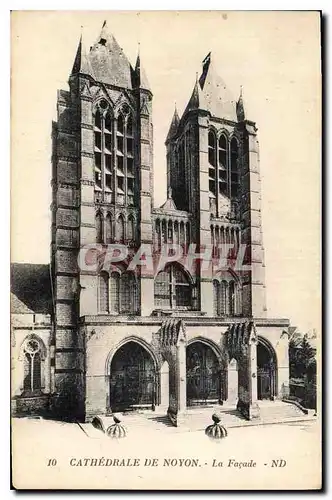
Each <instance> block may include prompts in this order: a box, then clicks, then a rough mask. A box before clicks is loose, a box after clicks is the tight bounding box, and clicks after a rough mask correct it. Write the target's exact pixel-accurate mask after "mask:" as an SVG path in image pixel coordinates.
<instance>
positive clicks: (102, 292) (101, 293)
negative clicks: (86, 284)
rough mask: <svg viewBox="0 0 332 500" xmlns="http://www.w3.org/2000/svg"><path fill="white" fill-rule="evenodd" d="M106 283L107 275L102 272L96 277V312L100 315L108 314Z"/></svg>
mask: <svg viewBox="0 0 332 500" xmlns="http://www.w3.org/2000/svg"><path fill="white" fill-rule="evenodd" d="M108 282H109V277H108V274H107V273H106V272H104V271H102V272H101V273H100V275H99V276H98V311H99V312H100V313H108V312H109V291H108Z"/></svg>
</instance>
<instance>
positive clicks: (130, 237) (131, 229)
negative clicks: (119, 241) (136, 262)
mask: <svg viewBox="0 0 332 500" xmlns="http://www.w3.org/2000/svg"><path fill="white" fill-rule="evenodd" d="M134 239H135V230H134V218H133V217H132V215H129V217H128V222H127V240H129V241H132V240H134Z"/></svg>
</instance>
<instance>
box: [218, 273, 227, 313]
mask: <svg viewBox="0 0 332 500" xmlns="http://www.w3.org/2000/svg"><path fill="white" fill-rule="evenodd" d="M226 297H227V281H222V282H221V283H220V289H219V316H225V314H226Z"/></svg>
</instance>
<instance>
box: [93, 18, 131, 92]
mask: <svg viewBox="0 0 332 500" xmlns="http://www.w3.org/2000/svg"><path fill="white" fill-rule="evenodd" d="M87 59H88V61H89V64H90V66H91V69H92V71H93V75H94V78H95V80H97V81H98V82H101V83H106V84H109V85H116V86H117V87H124V88H127V89H131V88H132V80H131V74H132V67H131V65H130V62H129V61H128V59H127V57H126V55H125V54H124V52H123V50H122V48H121V47H120V45H119V44H118V42H117V41H116V39H115V38H114V36H113V35H112V34H111V33H109V32H108V29H107V25H106V21H105V22H104V24H103V26H102V30H101V33H100V35H99V37H98V39H97V41H96V43H95V44H94V45H93V46H92V47H91V49H90V52H89V53H88V55H87Z"/></svg>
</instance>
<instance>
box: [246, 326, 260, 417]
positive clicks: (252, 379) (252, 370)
mask: <svg viewBox="0 0 332 500" xmlns="http://www.w3.org/2000/svg"><path fill="white" fill-rule="evenodd" d="M248 351H249V352H248V357H249V370H248V375H249V389H250V393H251V394H250V409H249V416H250V419H252V418H259V406H258V398H257V339H256V338H255V337H253V336H252V338H250V339H249V346H248Z"/></svg>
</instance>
